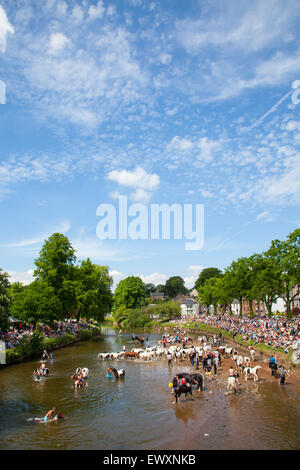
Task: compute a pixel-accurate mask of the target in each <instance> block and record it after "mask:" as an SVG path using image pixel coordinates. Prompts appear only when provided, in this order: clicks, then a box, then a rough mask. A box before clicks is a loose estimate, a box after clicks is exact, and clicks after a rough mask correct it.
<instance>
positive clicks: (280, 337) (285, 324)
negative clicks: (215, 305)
mask: <svg viewBox="0 0 300 470" xmlns="http://www.w3.org/2000/svg"><path fill="white" fill-rule="evenodd" d="M197 320H198V321H199V323H205V324H207V325H209V326H212V327H215V328H220V329H222V330H225V331H230V332H231V333H232V334H233V337H235V336H236V335H237V334H239V335H241V336H242V338H243V340H245V341H250V340H252V341H253V343H254V344H257V343H264V344H266V345H267V346H271V347H274V348H282V349H283V350H284V351H285V352H286V353H288V352H289V351H290V349H299V348H300V318H293V319H289V320H288V319H286V318H285V317H278V316H276V317H275V316H274V317H269V318H268V317H265V318H255V317H254V318H251V317H243V316H241V317H239V316H230V315H227V314H225V315H206V314H200V315H199V317H198V319H197Z"/></svg>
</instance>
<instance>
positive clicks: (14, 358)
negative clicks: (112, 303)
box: [6, 326, 101, 365]
mask: <svg viewBox="0 0 300 470" xmlns="http://www.w3.org/2000/svg"><path fill="white" fill-rule="evenodd" d="M100 332H101V328H100V327H96V326H93V329H92V330H87V329H86V330H81V331H80V332H79V333H78V335H72V334H70V333H65V334H64V336H60V337H55V338H44V337H43V336H42V335H40V334H39V333H38V332H35V333H34V334H33V335H32V337H31V338H30V341H28V340H27V341H24V342H22V344H21V345H20V346H17V347H16V348H12V349H7V350H6V364H7V365H10V364H17V363H20V362H23V361H25V360H28V359H34V358H36V357H39V356H41V354H42V351H43V350H44V349H46V350H47V351H52V350H55V349H59V348H61V347H64V346H66V345H68V344H72V343H74V342H77V341H87V340H89V339H90V338H92V337H93V336H97V335H99V334H100Z"/></svg>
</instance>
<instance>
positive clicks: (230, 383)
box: [227, 377, 238, 394]
mask: <svg viewBox="0 0 300 470" xmlns="http://www.w3.org/2000/svg"><path fill="white" fill-rule="evenodd" d="M227 390H228V392H234V393H235V394H236V393H237V391H238V382H237V379H236V378H235V377H229V378H228V380H227Z"/></svg>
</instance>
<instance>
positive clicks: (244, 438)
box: [0, 329, 300, 450]
mask: <svg viewBox="0 0 300 470" xmlns="http://www.w3.org/2000/svg"><path fill="white" fill-rule="evenodd" d="M158 339H159V337H158V335H155V334H150V335H149V341H150V343H151V345H152V344H156V342H157V340H158ZM123 344H126V348H127V350H129V349H130V348H131V347H133V344H132V342H131V334H127V335H122V336H120V337H119V336H113V330H110V329H104V330H103V334H102V335H101V337H99V338H97V339H94V340H91V341H88V342H84V343H78V344H76V345H74V346H71V347H68V348H64V349H61V350H58V351H56V353H55V361H54V365H53V366H50V376H49V377H48V378H46V379H44V380H42V381H41V382H34V381H33V380H32V378H31V373H32V371H33V369H35V368H36V367H37V365H38V361H31V362H26V363H24V364H18V365H15V366H11V367H7V368H5V369H2V370H1V371H0V449H113V450H116V449H126V450H131V449H190V450H195V449H299V448H300V435H299V429H300V406H299V405H300V391H299V390H297V388H296V386H293V385H290V384H287V385H286V386H284V387H282V386H280V385H279V383H277V382H272V383H261V384H255V383H253V382H252V383H250V382H249V383H247V384H244V386H243V391H242V393H241V394H240V395H238V396H233V395H232V396H225V393H224V392H225V384H224V381H222V382H221V381H219V380H220V379H219V378H217V379H216V380H212V382H211V383H210V384H209V383H207V382H206V383H205V389H204V391H203V392H202V393H199V392H197V391H193V396H192V397H190V396H189V398H187V399H185V398H181V399H180V400H182V401H180V403H179V404H177V405H174V404H173V395H171V394H170V389H169V387H168V383H169V382H170V380H171V378H172V377H173V376H174V375H175V373H176V372H179V371H183V370H189V367H182V366H175V367H172V368H168V366H167V361H166V360H163V361H157V362H153V363H146V362H135V361H130V360H127V361H110V362H107V361H101V360H100V359H98V357H97V353H98V352H104V351H120V350H122V346H123ZM108 364H112V365H113V366H114V367H116V368H117V369H121V368H124V369H125V370H126V377H125V379H124V380H119V381H116V380H115V379H114V378H112V379H108V378H107V377H106V369H107V367H108ZM48 367H49V365H48ZM76 367H88V368H89V371H90V376H89V381H88V387H87V388H85V389H79V390H74V389H73V386H72V380H71V379H70V376H71V375H72V374H73V373H74V371H75V369H76ZM53 406H55V407H56V409H57V411H61V412H62V413H64V415H65V416H66V417H67V420H66V421H64V422H59V423H48V424H37V423H28V422H27V419H28V418H30V417H42V416H44V414H45V412H46V411H48V410H49V409H50V408H52V407H53Z"/></svg>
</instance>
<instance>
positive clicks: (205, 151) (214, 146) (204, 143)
mask: <svg viewBox="0 0 300 470" xmlns="http://www.w3.org/2000/svg"><path fill="white" fill-rule="evenodd" d="M198 147H199V148H200V154H199V155H198V160H201V161H204V162H209V161H211V160H212V159H213V153H214V152H215V151H217V150H219V149H220V143H219V142H217V141H214V140H209V139H208V138H207V137H202V138H201V139H200V140H199V143H198Z"/></svg>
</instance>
